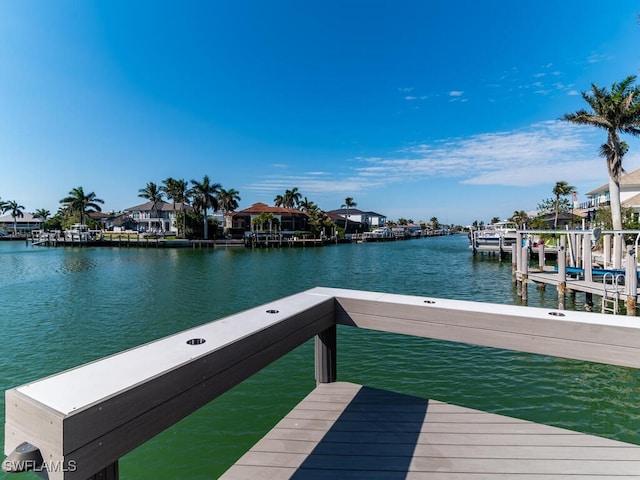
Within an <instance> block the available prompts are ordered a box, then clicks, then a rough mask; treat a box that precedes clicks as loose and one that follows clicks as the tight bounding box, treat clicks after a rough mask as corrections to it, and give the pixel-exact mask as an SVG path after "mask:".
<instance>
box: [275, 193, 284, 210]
mask: <svg viewBox="0 0 640 480" xmlns="http://www.w3.org/2000/svg"><path fill="white" fill-rule="evenodd" d="M273 204H274V205H275V206H276V207H281V206H282V205H284V195H276V198H274V199H273Z"/></svg>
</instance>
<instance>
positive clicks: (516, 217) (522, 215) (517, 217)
mask: <svg viewBox="0 0 640 480" xmlns="http://www.w3.org/2000/svg"><path fill="white" fill-rule="evenodd" d="M511 221H512V222H514V223H516V224H518V227H519V228H522V225H523V224H525V223H526V222H528V221H529V215H528V214H527V212H525V211H524V210H520V211H518V210H516V211H514V212H513V215H512V216H511Z"/></svg>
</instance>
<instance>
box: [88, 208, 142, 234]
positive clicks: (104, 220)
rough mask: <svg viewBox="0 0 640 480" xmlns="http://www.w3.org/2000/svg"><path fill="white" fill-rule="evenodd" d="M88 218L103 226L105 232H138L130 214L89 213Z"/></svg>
mask: <svg viewBox="0 0 640 480" xmlns="http://www.w3.org/2000/svg"><path fill="white" fill-rule="evenodd" d="M87 216H88V217H89V218H91V219H92V220H95V221H96V222H99V223H100V224H101V225H102V229H103V230H108V231H115V232H121V231H126V230H137V228H138V224H137V223H136V221H135V220H133V218H131V215H130V214H129V213H123V212H108V213H103V212H88V213H87Z"/></svg>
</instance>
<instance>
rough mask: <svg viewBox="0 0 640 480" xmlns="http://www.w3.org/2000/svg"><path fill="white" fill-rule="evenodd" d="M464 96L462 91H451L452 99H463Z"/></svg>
mask: <svg viewBox="0 0 640 480" xmlns="http://www.w3.org/2000/svg"><path fill="white" fill-rule="evenodd" d="M463 94H464V92H463V91H462V90H451V91H450V92H449V96H450V97H461V96H462V95H463Z"/></svg>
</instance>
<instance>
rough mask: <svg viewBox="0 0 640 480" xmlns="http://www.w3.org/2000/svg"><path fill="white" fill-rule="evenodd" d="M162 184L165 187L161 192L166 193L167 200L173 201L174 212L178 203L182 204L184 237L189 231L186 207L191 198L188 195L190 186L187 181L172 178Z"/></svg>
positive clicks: (161, 188) (162, 187)
mask: <svg viewBox="0 0 640 480" xmlns="http://www.w3.org/2000/svg"><path fill="white" fill-rule="evenodd" d="M162 183H163V184H164V185H163V186H161V187H160V190H162V191H163V192H164V194H165V195H166V196H167V199H169V200H172V201H173V210H174V211H175V209H176V203H179V204H180V211H181V212H182V236H183V237H184V236H185V231H186V229H187V227H186V225H187V223H186V222H187V217H186V214H185V208H184V206H185V204H187V203H189V196H188V195H187V191H188V188H189V185H188V184H187V181H186V180H182V179H181V180H176V179H175V178H172V177H169V178H166V179H165V180H163V181H162ZM178 234H180V232H178Z"/></svg>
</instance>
